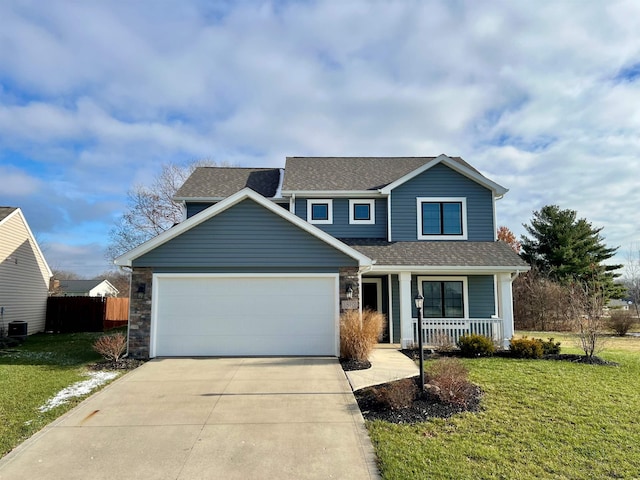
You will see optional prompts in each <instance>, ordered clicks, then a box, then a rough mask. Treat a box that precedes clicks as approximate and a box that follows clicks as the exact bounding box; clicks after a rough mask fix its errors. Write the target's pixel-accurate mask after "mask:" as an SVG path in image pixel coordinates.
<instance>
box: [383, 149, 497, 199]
mask: <svg viewBox="0 0 640 480" xmlns="http://www.w3.org/2000/svg"><path fill="white" fill-rule="evenodd" d="M439 163H442V164H444V165H446V166H447V167H449V168H451V169H452V170H455V171H456V172H458V173H460V174H462V175H464V176H465V177H467V178H469V179H471V180H473V181H474V182H476V183H479V184H480V185H482V186H484V187H486V188H488V189H489V190H491V191H493V192H494V194H495V195H497V196H502V195H504V194H505V193H507V192H508V191H509V189H508V188H504V187H503V186H502V185H498V184H497V183H495V182H492V181H491V180H489V179H488V178H486V177H483V176H482V175H480V174H479V173H478V172H476V171H474V170H471V169H470V168H467V167H465V166H464V165H462V164H460V163H458V162H456V161H455V160H452V159H451V158H449V157H447V156H446V155H444V154H442V155H440V156H438V157H436V158H434V159H433V160H431V161H429V162H427V163H425V164H424V165H422V166H421V167H419V168H416V169H415V170H414V171H412V172H409V173H407V174H406V175H405V176H403V177H400V178H399V179H398V180H396V181H395V182H391V183H390V184H389V185H387V186H386V187H384V188H381V189H380V193H382V194H383V195H389V194H390V193H391V190H393V189H394V188H396V187H398V186H400V185H402V184H403V183H405V182H408V181H409V180H411V179H412V178H414V177H416V176H418V175H420V174H421V173H423V172H426V171H427V170H429V169H430V168H432V167H434V166H436V165H438V164H439Z"/></svg>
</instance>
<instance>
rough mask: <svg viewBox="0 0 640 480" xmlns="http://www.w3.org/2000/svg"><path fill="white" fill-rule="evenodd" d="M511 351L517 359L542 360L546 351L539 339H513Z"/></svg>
mask: <svg viewBox="0 0 640 480" xmlns="http://www.w3.org/2000/svg"><path fill="white" fill-rule="evenodd" d="M509 350H510V351H511V354H512V355H513V356H514V357H516V358H542V355H543V353H544V350H543V348H542V340H540V339H539V338H527V337H522V338H512V339H511V341H510V342H509Z"/></svg>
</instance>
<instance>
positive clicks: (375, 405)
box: [354, 377, 482, 423]
mask: <svg viewBox="0 0 640 480" xmlns="http://www.w3.org/2000/svg"><path fill="white" fill-rule="evenodd" d="M412 380H414V381H415V382H416V385H419V384H420V379H419V377H412ZM400 381H401V380H400ZM394 383H396V382H389V383H385V384H382V385H375V386H373V387H367V388H363V389H362V390H357V391H356V392H354V395H355V397H356V400H357V402H358V406H359V407H360V411H361V412H362V416H363V417H364V418H365V419H366V420H384V421H386V422H390V423H418V422H424V421H426V420H428V419H429V418H449V417H451V416H452V415H455V414H457V413H462V412H478V411H479V410H480V399H481V398H482V389H481V388H480V387H478V386H477V385H474V386H473V388H474V391H473V395H471V397H470V398H469V400H468V401H467V403H466V404H464V405H461V404H455V403H444V402H441V401H440V400H439V399H438V398H437V397H435V396H433V395H431V394H429V393H419V394H418V396H417V398H416V399H415V400H414V401H413V402H412V403H411V405H410V406H408V407H406V408H399V409H395V410H392V409H390V408H389V407H388V405H385V404H382V403H381V402H380V401H379V400H378V398H377V394H376V392H377V391H378V390H379V389H382V388H387V387H388V386H390V385H392V384H394Z"/></svg>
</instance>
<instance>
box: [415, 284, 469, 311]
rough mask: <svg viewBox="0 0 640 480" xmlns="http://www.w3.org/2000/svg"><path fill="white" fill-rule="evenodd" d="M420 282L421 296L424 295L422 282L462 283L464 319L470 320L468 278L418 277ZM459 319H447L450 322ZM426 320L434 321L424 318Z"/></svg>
mask: <svg viewBox="0 0 640 480" xmlns="http://www.w3.org/2000/svg"><path fill="white" fill-rule="evenodd" d="M417 281H418V291H419V292H420V295H423V296H424V294H423V293H422V282H462V295H463V299H462V310H463V314H464V317H462V318H463V319H468V318H469V285H468V277H418V279H417ZM422 315H423V316H424V311H423V312H422ZM456 318H458V317H447V319H448V320H451V319H453V320H455V319H456ZM423 319H424V320H433V318H432V317H425V318H423Z"/></svg>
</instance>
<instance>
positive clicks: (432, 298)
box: [419, 277, 468, 318]
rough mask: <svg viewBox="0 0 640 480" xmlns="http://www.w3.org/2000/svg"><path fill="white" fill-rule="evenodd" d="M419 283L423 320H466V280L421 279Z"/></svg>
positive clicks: (451, 278)
mask: <svg viewBox="0 0 640 480" xmlns="http://www.w3.org/2000/svg"><path fill="white" fill-rule="evenodd" d="M427 278H428V277H427ZM419 283H420V287H421V289H422V295H423V296H424V304H423V310H422V315H423V317H424V318H467V316H468V315H467V308H466V305H465V298H466V296H467V295H466V290H467V286H466V279H463V278H456V277H450V278H446V279H439V278H428V279H426V278H425V277H422V278H420V279H419Z"/></svg>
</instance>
